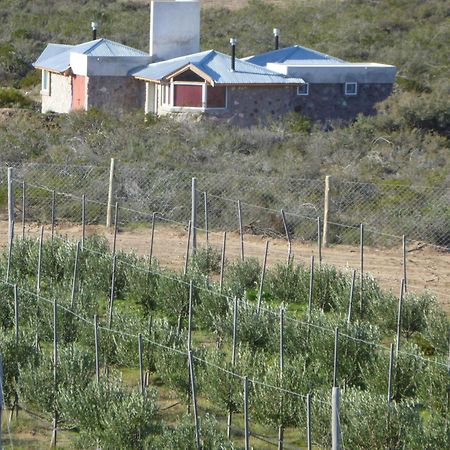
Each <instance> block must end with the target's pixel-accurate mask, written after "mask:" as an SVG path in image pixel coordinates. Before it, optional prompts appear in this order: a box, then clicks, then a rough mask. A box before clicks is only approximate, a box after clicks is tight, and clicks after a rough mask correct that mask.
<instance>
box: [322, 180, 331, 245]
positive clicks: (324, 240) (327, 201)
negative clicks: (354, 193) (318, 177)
mask: <svg viewBox="0 0 450 450" xmlns="http://www.w3.org/2000/svg"><path fill="white" fill-rule="evenodd" d="M329 211H330V176H329V175H327V176H326V177H325V195H324V205H323V236H322V243H323V246H324V247H328V214H329Z"/></svg>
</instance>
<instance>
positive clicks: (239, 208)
mask: <svg viewBox="0 0 450 450" xmlns="http://www.w3.org/2000/svg"><path fill="white" fill-rule="evenodd" d="M237 203H238V219H239V239H240V244H241V261H244V224H243V218H242V205H241V201H240V200H238V202H237Z"/></svg>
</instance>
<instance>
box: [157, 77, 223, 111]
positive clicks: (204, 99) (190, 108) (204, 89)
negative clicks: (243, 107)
mask: <svg viewBox="0 0 450 450" xmlns="http://www.w3.org/2000/svg"><path fill="white" fill-rule="evenodd" d="M176 85H184V86H199V85H200V86H201V87H202V105H201V106H175V105H174V99H175V86H176ZM164 86H166V87H168V88H170V95H169V98H170V100H169V101H170V103H163V98H164V97H163V95H161V106H162V107H164V108H166V109H168V110H170V111H173V112H183V111H200V112H207V111H224V110H226V109H228V87H227V86H224V88H225V106H223V107H214V108H208V106H207V105H208V87H214V86H212V85H210V84H208V83H206V82H199V81H173V80H170V84H167V85H161V87H162V88H164ZM219 86H220V85H219Z"/></svg>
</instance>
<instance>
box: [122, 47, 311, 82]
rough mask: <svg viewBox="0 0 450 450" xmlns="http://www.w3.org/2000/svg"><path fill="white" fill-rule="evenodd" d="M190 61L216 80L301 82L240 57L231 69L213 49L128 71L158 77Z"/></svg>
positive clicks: (154, 78)
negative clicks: (233, 68)
mask: <svg viewBox="0 0 450 450" xmlns="http://www.w3.org/2000/svg"><path fill="white" fill-rule="evenodd" d="M188 65H192V66H193V67H195V68H197V69H198V70H200V71H201V72H203V73H204V74H205V75H207V76H208V77H210V78H211V79H212V80H213V81H214V83H215V84H216V83H217V84H302V83H304V81H303V80H302V79H301V78H288V77H286V76H284V75H282V74H280V73H278V72H274V71H272V70H269V69H266V68H265V67H261V66H258V65H255V64H252V63H250V62H247V61H243V60H241V59H238V58H237V59H236V64H235V71H232V70H231V56H228V55H225V54H224V53H220V52H217V51H215V50H208V51H204V52H200V53H194V54H192V55H187V56H181V57H179V58H173V59H169V60H167V61H161V62H157V63H151V64H149V65H147V66H145V67H141V68H138V69H137V70H133V71H131V73H130V74H131V75H132V76H134V77H136V78H140V79H145V80H152V81H160V80H163V79H164V78H166V77H167V76H169V75H171V74H173V73H174V72H176V71H178V70H180V69H183V68H184V67H186V66H188Z"/></svg>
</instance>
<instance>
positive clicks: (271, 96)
mask: <svg viewBox="0 0 450 450" xmlns="http://www.w3.org/2000/svg"><path fill="white" fill-rule="evenodd" d="M391 92H392V85H391V84H363V85H361V84H358V93H357V95H353V96H352V95H345V94H344V85H343V84H311V85H310V86H309V95H304V96H303V95H297V88H296V87H292V86H289V87H280V88H278V87H271V88H248V87H242V88H239V87H230V88H228V94H227V95H228V102H227V106H228V107H227V109H226V110H224V111H212V112H208V111H207V112H208V114H210V115H212V116H215V117H217V118H223V119H227V120H228V121H230V122H232V123H236V124H239V125H243V126H249V125H253V124H257V123H260V122H266V121H267V120H268V119H269V118H275V119H276V118H279V117H281V116H282V115H284V114H286V113H288V112H291V111H295V112H297V113H299V114H301V115H303V116H306V117H308V118H310V119H312V120H314V121H321V122H327V121H331V120H342V121H349V120H352V119H354V118H355V117H356V116H357V115H358V114H359V113H361V114H364V115H373V114H375V113H376V110H375V104H376V103H378V102H381V101H382V100H385V99H386V98H387V97H388V96H389V95H390V93H391Z"/></svg>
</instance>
